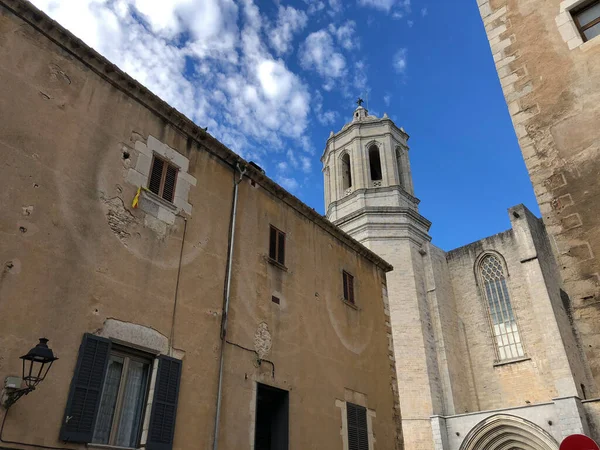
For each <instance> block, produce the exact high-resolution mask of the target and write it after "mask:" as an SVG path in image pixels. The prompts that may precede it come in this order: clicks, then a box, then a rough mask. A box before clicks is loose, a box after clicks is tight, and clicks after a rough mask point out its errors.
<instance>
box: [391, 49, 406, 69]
mask: <svg viewBox="0 0 600 450" xmlns="http://www.w3.org/2000/svg"><path fill="white" fill-rule="evenodd" d="M407 57H408V50H407V49H405V48H401V49H400V50H398V51H397V52H396V54H395V55H394V59H393V61H392V64H393V66H394V70H395V71H396V72H398V73H400V74H402V73H405V72H406V67H407V65H408V60H407Z"/></svg>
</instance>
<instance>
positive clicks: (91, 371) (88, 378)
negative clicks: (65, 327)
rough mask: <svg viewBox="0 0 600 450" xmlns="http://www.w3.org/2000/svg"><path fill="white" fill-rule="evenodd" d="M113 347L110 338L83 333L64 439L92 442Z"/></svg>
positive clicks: (63, 431)
mask: <svg viewBox="0 0 600 450" xmlns="http://www.w3.org/2000/svg"><path fill="white" fill-rule="evenodd" d="M110 348H111V343H110V341H109V340H108V339H105V338H102V337H99V336H94V335H92V334H85V335H84V336H83V341H82V343H81V346H80V347H79V357H78V358H77V365H76V366H75V374H74V375H73V379H72V380H71V389H70V391H69V398H68V400H67V407H66V409H65V416H64V418H63V423H62V427H61V430H60V439H61V440H63V441H67V442H82V443H88V442H92V437H93V435H94V425H95V424H96V416H97V415H98V410H99V408H100V397H101V396H102V387H103V386H104V377H105V375H106V366H107V364H108V357H109V355H110Z"/></svg>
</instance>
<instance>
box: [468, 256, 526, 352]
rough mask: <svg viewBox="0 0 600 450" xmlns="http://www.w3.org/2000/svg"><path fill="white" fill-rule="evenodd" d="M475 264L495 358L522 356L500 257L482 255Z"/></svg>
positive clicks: (521, 346) (519, 338) (521, 345)
mask: <svg viewBox="0 0 600 450" xmlns="http://www.w3.org/2000/svg"><path fill="white" fill-rule="evenodd" d="M479 267H480V268H479V270H480V277H481V280H482V282H483V290H484V294H485V297H486V300H487V305H488V313H489V315H490V322H491V326H492V332H493V335H494V344H495V347H496V357H497V360H499V361H502V360H507V359H514V358H520V357H522V356H525V352H524V351H523V344H522V343H521V337H520V335H519V329H518V327H517V321H516V319H515V315H514V313H513V309H512V305H511V303H510V296H509V294H508V288H507V286H506V277H505V275H504V268H503V266H502V263H501V262H500V259H499V258H498V257H497V256H495V255H486V256H485V257H484V258H483V259H482V260H481V263H480V266H479Z"/></svg>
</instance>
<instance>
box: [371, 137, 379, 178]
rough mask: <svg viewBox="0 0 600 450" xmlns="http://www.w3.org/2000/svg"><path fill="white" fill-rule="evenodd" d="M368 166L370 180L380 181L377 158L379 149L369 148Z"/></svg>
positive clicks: (375, 147)
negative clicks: (369, 168)
mask: <svg viewBox="0 0 600 450" xmlns="http://www.w3.org/2000/svg"><path fill="white" fill-rule="evenodd" d="M369 166H370V167H371V180H373V181H381V159H380V158H379V148H378V147H377V146H376V145H371V147H370V148H369Z"/></svg>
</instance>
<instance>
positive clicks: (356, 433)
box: [346, 403, 369, 450]
mask: <svg viewBox="0 0 600 450" xmlns="http://www.w3.org/2000/svg"><path fill="white" fill-rule="evenodd" d="M346 415H347V419H348V450H369V429H368V427H367V408H365V407H364V406H359V405H355V404H353V403H346Z"/></svg>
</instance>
